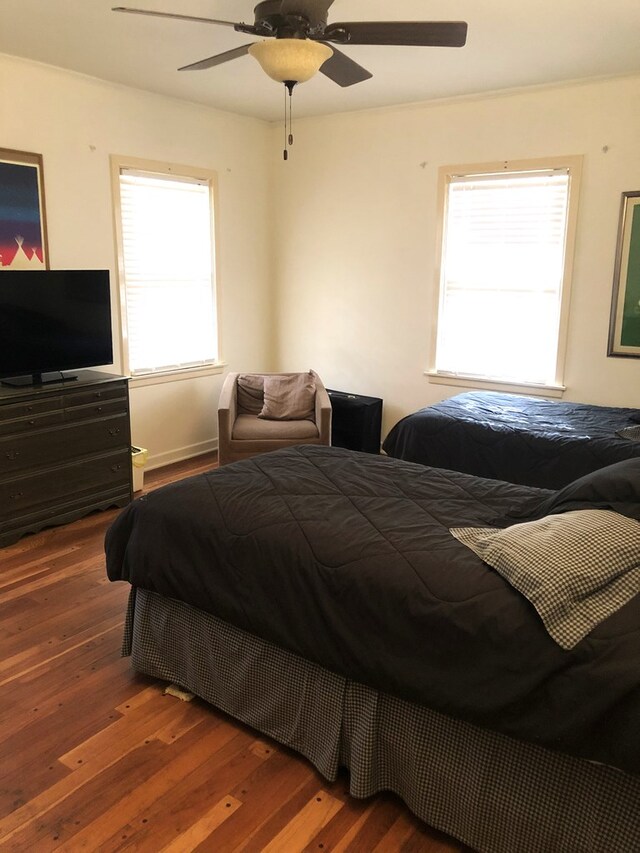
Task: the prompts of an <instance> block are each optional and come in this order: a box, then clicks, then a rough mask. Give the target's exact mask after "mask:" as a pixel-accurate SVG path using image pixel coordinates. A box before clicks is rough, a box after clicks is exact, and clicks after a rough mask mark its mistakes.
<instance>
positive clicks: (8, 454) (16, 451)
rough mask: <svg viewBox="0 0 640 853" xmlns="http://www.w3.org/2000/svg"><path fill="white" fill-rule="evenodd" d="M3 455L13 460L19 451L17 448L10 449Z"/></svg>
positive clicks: (18, 454)
mask: <svg viewBox="0 0 640 853" xmlns="http://www.w3.org/2000/svg"><path fill="white" fill-rule="evenodd" d="M5 455H6V457H7V459H11V460H12V461H13V460H14V459H17V458H18V456H20V451H19V450H10V451H9V452H8V453H6V454H5Z"/></svg>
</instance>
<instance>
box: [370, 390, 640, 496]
mask: <svg viewBox="0 0 640 853" xmlns="http://www.w3.org/2000/svg"><path fill="white" fill-rule="evenodd" d="M639 418H640V410H638V409H630V408H611V407H607V406H592V405H588V404H586V403H567V402H560V401H552V400H541V399H539V398H534V397H521V396H518V395H516V394H500V393H494V392H489V391H469V392H467V393H464V394H458V395H457V396H455V397H451V398H449V399H448V400H443V401H442V402H441V403H436V404H435V405H433V406H427V407H426V408H424V409H420V411H418V412H415V413H414V414H411V415H408V416H407V417H405V418H403V419H402V420H401V421H399V422H398V423H397V424H396V425H395V426H394V427H393V429H392V430H391V432H390V433H389V435H388V436H387V437H386V438H385V440H384V443H383V445H382V446H383V450H384V451H385V453H387V454H388V455H389V456H393V457H395V458H396V459H404V460H407V461H409V462H418V463H420V464H422V465H431V466H434V467H437V468H449V469H452V470H455V471H464V472H465V473H467V474H475V475H476V476H478V477H491V478H494V479H497V480H508V481H509V482H511V483H521V484H523V485H530V486H538V487H541V488H547V489H559V488H561V487H562V486H565V485H566V484H567V483H569V482H571V481H572V480H574V479H576V478H577V477H581V476H583V475H584V474H588V473H589V472H591V471H595V470H596V469H598V468H602V467H604V466H605V465H611V464H613V463H614V462H620V461H621V460H623V459H631V458H633V457H640V441H638V440H632V439H630V438H624V437H622V436H621V435H619V434H618V433H619V432H620V431H621V430H625V429H629V428H630V427H631V428H632V429H631V430H629V431H630V432H632V431H633V427H634V426H637V422H638V419H639ZM634 419H635V420H634Z"/></svg>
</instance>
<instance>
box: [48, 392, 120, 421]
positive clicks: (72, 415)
mask: <svg viewBox="0 0 640 853" xmlns="http://www.w3.org/2000/svg"><path fill="white" fill-rule="evenodd" d="M128 410H129V402H128V400H127V398H126V397H121V398H119V399H117V400H103V401H101V402H97V403H96V402H92V403H89V405H87V406H74V407H73V408H72V409H70V408H67V409H65V413H64V419H65V421H66V422H67V423H73V422H74V421H83V420H88V419H89V418H106V417H107V416H108V415H117V414H126V413H127V412H128Z"/></svg>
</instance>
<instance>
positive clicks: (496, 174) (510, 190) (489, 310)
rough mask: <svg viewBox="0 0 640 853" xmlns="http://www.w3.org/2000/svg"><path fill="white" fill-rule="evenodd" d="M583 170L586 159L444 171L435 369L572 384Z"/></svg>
mask: <svg viewBox="0 0 640 853" xmlns="http://www.w3.org/2000/svg"><path fill="white" fill-rule="evenodd" d="M579 170H580V158H566V159H565V160H563V161H560V162H555V163H554V162H551V163H550V162H549V161H544V163H540V162H536V163H533V164H532V163H529V164H521V163H520V164H519V163H513V164H511V163H507V164H504V163H503V164H500V166H497V165H491V166H486V167H480V168H474V169H472V170H471V169H466V170H465V169H460V170H457V169H452V168H445V169H443V170H441V199H442V202H441V204H442V207H441V210H442V215H443V227H442V251H441V266H440V271H439V304H438V312H437V336H436V346H435V358H434V369H433V370H432V371H431V375H432V376H434V375H435V376H436V377H443V378H444V377H449V378H451V377H460V378H462V377H464V378H465V379H466V380H472V382H473V380H477V381H479V382H481V383H489V384H492V383H507V384H511V385H525V386H534V387H542V388H545V387H548V388H561V387H562V367H563V360H564V347H565V336H566V323H567V310H568V304H569V276H570V269H571V259H572V255H573V233H574V231H575V216H576V209H577V180H578V175H579ZM465 384H469V382H466V383H465Z"/></svg>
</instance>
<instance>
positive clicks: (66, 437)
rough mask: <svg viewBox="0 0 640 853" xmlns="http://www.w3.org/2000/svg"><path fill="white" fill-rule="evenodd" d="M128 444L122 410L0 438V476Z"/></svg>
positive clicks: (125, 416) (127, 434) (126, 428)
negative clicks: (25, 433)
mask: <svg viewBox="0 0 640 853" xmlns="http://www.w3.org/2000/svg"><path fill="white" fill-rule="evenodd" d="M122 447H125V448H128V447H129V419H128V416H127V415H126V413H124V414H121V415H116V416H115V417H110V418H105V419H104V420H99V421H94V422H91V423H78V424H75V425H71V426H61V427H60V428H59V429H53V430H49V431H47V432H40V433H33V434H30V435H14V436H11V437H10V438H0V479H3V478H4V477H6V476H7V475H8V476H11V475H12V474H13V473H14V472H16V471H29V470H31V469H33V468H39V467H43V466H48V467H51V466H56V465H59V464H60V463H62V462H67V461H69V460H72V459H78V458H80V457H82V456H88V455H90V454H92V453H109V452H110V451H113V450H118V449H120V448H122Z"/></svg>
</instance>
